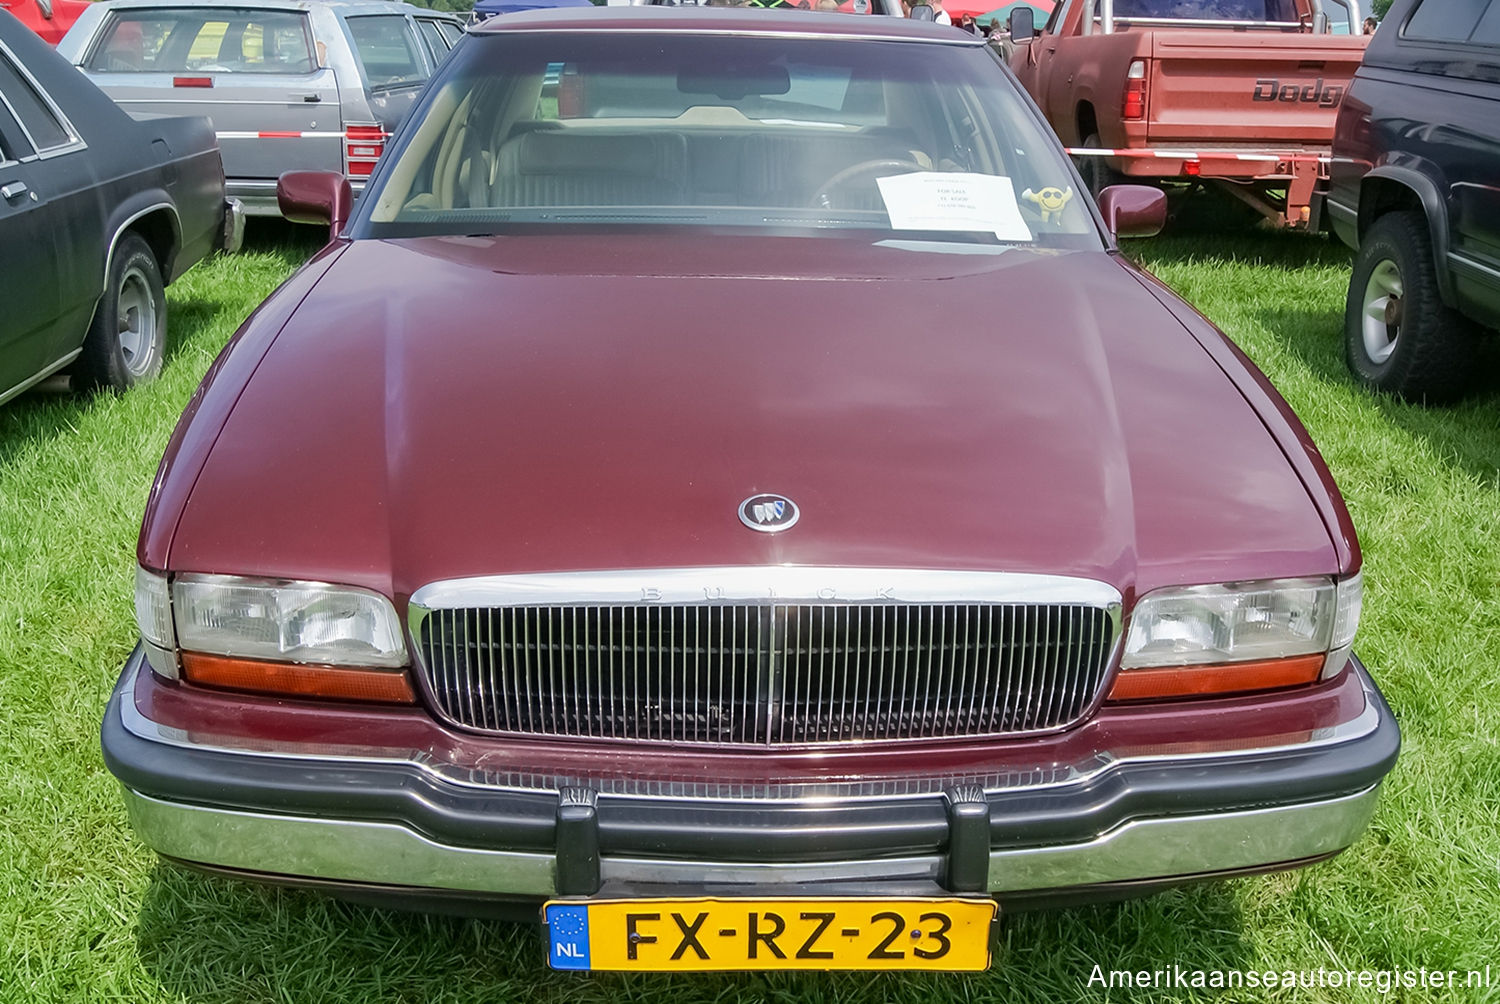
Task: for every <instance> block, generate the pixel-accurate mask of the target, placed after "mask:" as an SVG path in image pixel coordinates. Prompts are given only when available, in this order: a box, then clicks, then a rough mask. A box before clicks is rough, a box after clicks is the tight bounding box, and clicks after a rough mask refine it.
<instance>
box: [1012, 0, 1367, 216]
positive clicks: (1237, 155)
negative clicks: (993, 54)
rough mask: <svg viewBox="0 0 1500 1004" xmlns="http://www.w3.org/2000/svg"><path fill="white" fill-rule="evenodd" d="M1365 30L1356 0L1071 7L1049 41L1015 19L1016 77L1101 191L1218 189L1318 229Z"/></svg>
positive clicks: (1207, 0)
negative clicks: (1161, 182) (1151, 183)
mask: <svg viewBox="0 0 1500 1004" xmlns="http://www.w3.org/2000/svg"><path fill="white" fill-rule="evenodd" d="M1362 24H1363V19H1362V15H1361V11H1360V6H1359V0H1064V2H1063V3H1061V4H1059V5H1058V7H1057V8H1056V9H1055V10H1054V11H1053V13H1052V16H1051V17H1050V18H1049V19H1048V21H1047V23H1046V25H1045V26H1044V27H1043V28H1042V30H1041V32H1040V33H1039V34H1038V33H1036V31H1035V28H1034V27H1033V25H1032V23H1031V20H1030V10H1029V8H1018V9H1017V13H1015V14H1013V15H1012V21H1011V35H1012V40H1013V41H1014V42H1015V43H1016V47H1015V54H1014V55H1013V56H1012V58H1011V69H1013V70H1014V71H1015V73H1016V75H1017V76H1018V77H1019V78H1020V80H1021V83H1022V84H1023V85H1024V86H1025V87H1026V89H1027V90H1028V91H1030V92H1031V95H1032V97H1033V98H1035V99H1036V101H1037V104H1039V105H1040V106H1041V108H1042V111H1043V113H1044V114H1045V115H1046V116H1047V119H1048V121H1050V122H1051V123H1052V127H1053V129H1055V130H1056V131H1057V134H1058V135H1059V136H1060V137H1061V138H1062V140H1063V142H1064V143H1065V144H1067V145H1068V146H1069V147H1070V148H1074V149H1073V153H1074V154H1075V156H1076V157H1078V158H1079V163H1080V166H1081V168H1082V169H1083V173H1084V177H1085V178H1086V179H1087V180H1088V181H1089V183H1090V187H1091V188H1094V189H1095V190H1096V192H1097V190H1098V189H1100V188H1103V187H1104V186H1106V185H1108V184H1110V183H1111V182H1113V181H1118V180H1121V176H1122V175H1123V176H1127V177H1128V178H1129V179H1140V178H1153V179H1182V180H1203V181H1211V182H1213V183H1215V184H1216V185H1217V186H1218V187H1220V188H1223V189H1225V190H1226V191H1228V192H1229V193H1230V194H1232V195H1234V196H1235V197H1236V198H1239V199H1240V200H1242V201H1244V202H1247V203H1249V204H1250V205H1251V206H1253V207H1254V208H1256V209H1257V210H1259V211H1260V212H1261V213H1262V214H1264V215H1265V216H1267V217H1268V218H1270V219H1272V220H1274V221H1277V222H1279V223H1282V224H1284V225H1287V226H1308V227H1311V228H1313V229H1316V228H1318V226H1319V224H1320V215H1321V212H1320V211H1321V204H1322V193H1323V190H1324V189H1325V188H1326V185H1327V179H1328V156H1329V150H1330V148H1331V146H1332V142H1333V124H1334V118H1335V117H1336V115H1337V113H1338V107H1339V102H1340V101H1341V100H1342V99H1343V96H1344V93H1345V91H1346V90H1347V89H1348V85H1349V82H1350V80H1351V79H1353V77H1354V71H1355V69H1357V68H1358V67H1359V64H1360V60H1361V58H1362V57H1363V55H1364V51H1365V46H1366V44H1367V43H1368V41H1369V38H1368V37H1367V36H1365V35H1363V34H1361V28H1362ZM1084 148H1087V149H1084ZM1090 151H1100V152H1090ZM1102 151H1109V152H1108V153H1104V152H1102Z"/></svg>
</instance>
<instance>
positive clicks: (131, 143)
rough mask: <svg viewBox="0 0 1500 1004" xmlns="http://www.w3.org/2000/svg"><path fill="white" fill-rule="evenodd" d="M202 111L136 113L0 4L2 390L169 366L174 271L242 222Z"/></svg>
mask: <svg viewBox="0 0 1500 1004" xmlns="http://www.w3.org/2000/svg"><path fill="white" fill-rule="evenodd" d="M241 220H242V217H241V216H240V214H239V212H238V208H237V206H235V205H233V204H231V203H226V201H225V198H224V170H223V166H222V165H221V164H220V161H219V150H218V146H217V143H216V141H215V139H214V133H213V128H212V126H210V124H209V123H208V120H206V119H185V118H163V119H155V120H152V121H149V122H135V121H133V120H132V119H131V118H130V117H129V116H128V115H126V114H125V113H124V112H123V111H121V110H120V109H119V108H118V107H117V106H116V105H115V104H114V102H112V101H110V99H109V98H108V97H106V96H105V95H104V93H103V92H102V91H100V90H99V89H98V88H97V87H95V86H94V85H93V84H92V83H90V82H89V81H88V80H87V79H85V78H84V76H83V75H82V74H80V73H79V72H78V71H77V70H76V69H74V68H73V67H71V66H69V65H68V63H67V62H66V61H65V60H64V59H63V58H62V57H60V56H58V55H57V54H56V53H55V52H53V51H52V50H51V48H49V47H48V46H47V44H46V43H45V42H43V41H42V40H41V39H40V38H38V37H37V36H36V35H34V34H33V33H31V32H30V31H28V30H27V29H26V28H25V27H24V26H23V25H22V24H21V22H20V21H18V20H16V19H15V18H14V17H12V16H11V15H10V14H7V13H5V12H3V11H0V284H3V287H4V289H5V295H4V309H3V310H0V403H3V402H5V401H7V400H9V399H10V398H12V397H14V396H15V395H17V394H19V393H21V392H22V391H24V390H25V389H26V388H28V387H30V386H31V385H33V384H35V383H37V382H38V381H40V380H42V379H44V378H45V377H47V376H50V375H51V374H53V373H56V372H58V371H60V370H63V369H64V368H65V367H71V372H72V374H73V378H74V383H75V385H82V386H91V387H92V386H107V387H116V388H120V389H124V388H127V387H130V386H131V385H133V384H136V383H139V382H140V381H142V380H147V379H150V378H151V377H153V376H155V375H156V374H157V373H158V372H159V371H160V369H161V364H162V357H163V350H164V349H165V347H166V332H167V323H166V322H167V318H166V299H165V296H164V294H163V292H162V290H163V287H164V286H165V285H166V283H169V282H171V281H172V280H173V279H176V278H177V277H178V276H180V275H181V274H182V273H183V272H185V271H187V269H188V268H189V267H190V266H191V265H192V264H193V263H194V262H196V261H198V260H199V259H200V258H202V257H203V256H205V255H207V254H209V253H210V252H211V251H213V250H214V249H215V248H216V247H227V248H228V249H230V250H233V249H234V248H235V247H237V246H238V243H239V238H240V234H241V233H242V232H243V224H242V222H241Z"/></svg>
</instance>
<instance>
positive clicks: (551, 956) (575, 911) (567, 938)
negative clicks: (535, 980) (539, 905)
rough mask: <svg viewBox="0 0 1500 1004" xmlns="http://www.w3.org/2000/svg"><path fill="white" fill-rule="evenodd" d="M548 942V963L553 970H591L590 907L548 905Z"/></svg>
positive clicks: (559, 904) (560, 904) (561, 904)
mask: <svg viewBox="0 0 1500 1004" xmlns="http://www.w3.org/2000/svg"><path fill="white" fill-rule="evenodd" d="M547 942H548V946H547V961H548V962H549V963H551V965H552V968H553V969H588V968H589V910H588V907H586V906H569V905H567V904H564V903H551V904H548V906H547Z"/></svg>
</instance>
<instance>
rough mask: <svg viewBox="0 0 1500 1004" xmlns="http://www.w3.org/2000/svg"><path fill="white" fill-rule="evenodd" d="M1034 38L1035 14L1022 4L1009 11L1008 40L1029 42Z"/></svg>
mask: <svg viewBox="0 0 1500 1004" xmlns="http://www.w3.org/2000/svg"><path fill="white" fill-rule="evenodd" d="M1035 37H1036V12H1035V11H1033V10H1032V9H1031V8H1030V7H1027V6H1025V5H1024V4H1023V5H1021V6H1020V7H1012V8H1011V9H1010V40H1011V41H1012V42H1029V41H1031V40H1032V39H1033V38H1035Z"/></svg>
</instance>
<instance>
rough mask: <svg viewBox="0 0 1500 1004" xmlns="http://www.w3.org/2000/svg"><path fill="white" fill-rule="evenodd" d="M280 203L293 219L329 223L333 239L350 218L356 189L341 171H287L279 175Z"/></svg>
mask: <svg viewBox="0 0 1500 1004" xmlns="http://www.w3.org/2000/svg"><path fill="white" fill-rule="evenodd" d="M276 205H277V207H278V208H280V209H281V215H282V216H285V217H286V218H287V219H289V220H291V221H292V222H293V223H313V224H319V223H321V224H323V225H325V226H327V227H328V239H329V240H330V241H331V240H333V239H334V238H336V237H338V235H339V234H341V233H343V231H344V224H345V223H348V222H349V210H350V208H351V207H352V206H353V205H354V193H353V191H352V190H351V189H350V188H349V179H348V178H346V177H344V176H343V175H342V174H340V173H338V172H337V171H287V172H286V173H285V174H283V175H282V176H281V177H279V178H277V179H276Z"/></svg>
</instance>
